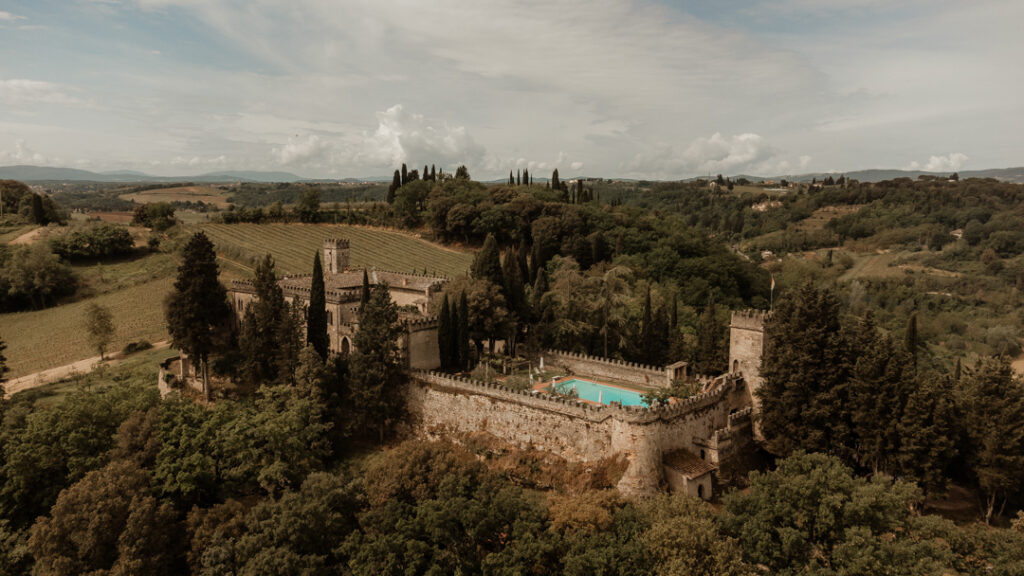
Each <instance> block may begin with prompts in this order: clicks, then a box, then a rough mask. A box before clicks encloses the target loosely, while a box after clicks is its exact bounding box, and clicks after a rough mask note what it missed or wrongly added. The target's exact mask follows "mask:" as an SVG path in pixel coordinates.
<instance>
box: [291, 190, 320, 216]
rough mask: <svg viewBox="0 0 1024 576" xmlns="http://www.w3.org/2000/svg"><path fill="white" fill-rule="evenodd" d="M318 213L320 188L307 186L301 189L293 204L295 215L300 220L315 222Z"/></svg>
mask: <svg viewBox="0 0 1024 576" xmlns="http://www.w3.org/2000/svg"><path fill="white" fill-rule="evenodd" d="M319 214H320V189H319V188H316V187H312V188H307V189H306V190H303V191H302V194H301V195H300V196H299V201H298V202H297V203H296V204H295V215H296V216H298V217H299V221H301V222H316V221H317V218H318V216H319Z"/></svg>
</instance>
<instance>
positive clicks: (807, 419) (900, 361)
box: [758, 284, 1024, 520]
mask: <svg viewBox="0 0 1024 576" xmlns="http://www.w3.org/2000/svg"><path fill="white" fill-rule="evenodd" d="M919 349H920V342H919V339H918V335H917V319H916V316H911V317H910V320H909V321H908V323H907V325H906V331H905V333H904V336H903V338H902V339H899V340H897V339H893V338H891V337H889V336H887V335H885V334H883V333H882V332H881V331H879V330H878V329H877V328H876V327H875V325H874V322H873V320H872V318H871V317H870V315H869V316H866V317H864V318H862V319H860V321H859V322H856V323H854V322H849V321H848V322H846V323H843V322H841V321H840V313H839V303H838V300H837V299H836V298H835V296H833V295H832V293H831V292H829V291H827V290H825V291H819V290H817V289H815V288H814V287H813V286H812V285H811V284H806V285H804V286H803V287H802V288H800V289H799V290H794V291H790V292H789V293H787V294H785V295H782V296H780V298H779V299H778V300H777V302H776V307H775V311H774V313H773V315H772V316H771V317H770V319H769V321H768V322H767V324H766V326H765V349H764V358H763V364H762V369H761V375H762V377H763V378H764V385H763V386H762V387H761V389H760V390H759V392H758V394H759V396H760V398H761V406H762V410H763V416H762V427H763V431H764V436H765V439H766V440H767V442H768V446H769V448H770V449H771V450H772V451H773V452H775V453H777V454H781V455H787V454H790V453H793V452H794V451H798V450H806V451H817V452H825V453H829V454H834V455H836V456H837V457H839V458H842V459H843V460H844V461H845V462H847V463H848V464H849V465H851V466H854V467H856V468H857V469H858V470H863V471H867V472H872V473H879V472H885V473H888V474H891V475H896V476H898V477H902V478H906V479H909V480H913V481H916V482H917V483H919V484H920V485H921V486H922V487H923V488H924V489H925V490H928V491H941V490H943V489H944V488H945V486H946V484H947V482H949V481H950V480H951V479H953V480H957V481H959V482H964V483H969V484H972V485H974V486H976V487H977V488H978V490H979V491H980V493H981V494H982V495H983V496H984V511H985V517H986V520H990V519H991V518H992V517H993V515H994V514H999V513H1001V512H1002V511H1003V510H1004V509H1005V507H1006V506H1007V504H1008V503H1010V504H1016V505H1018V506H1019V505H1020V504H1021V503H1022V497H1024V492H1022V490H1021V487H1022V486H1024V383H1022V381H1021V380H1019V379H1017V378H1015V377H1014V376H1013V374H1012V371H1011V369H1010V366H1009V364H1008V362H1007V361H1006V360H1005V359H1004V360H992V359H990V360H982V361H979V362H978V363H977V364H976V365H973V366H970V367H968V366H961V364H960V362H959V361H958V362H957V364H956V367H955V369H954V371H953V372H952V373H951V374H941V373H935V372H933V371H924V370H919V369H918V362H917V355H918V353H919Z"/></svg>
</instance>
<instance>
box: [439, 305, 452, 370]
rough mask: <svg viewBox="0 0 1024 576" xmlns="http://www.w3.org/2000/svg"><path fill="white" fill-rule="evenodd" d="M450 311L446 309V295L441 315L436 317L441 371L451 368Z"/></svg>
mask: <svg viewBox="0 0 1024 576" xmlns="http://www.w3.org/2000/svg"><path fill="white" fill-rule="evenodd" d="M451 321H452V316H451V311H450V310H449V309H448V295H445V297H444V300H443V301H442V302H441V313H440V314H439V315H438V317H437V348H438V353H439V355H440V356H441V370H445V371H447V370H450V369H451V367H452V364H453V362H452V355H451V352H452V351H451V343H452V335H451V329H452V328H451Z"/></svg>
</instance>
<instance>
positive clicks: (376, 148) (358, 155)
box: [347, 104, 486, 167]
mask: <svg viewBox="0 0 1024 576" xmlns="http://www.w3.org/2000/svg"><path fill="white" fill-rule="evenodd" d="M485 153H486V149H485V148H484V147H483V146H481V145H480V144H478V143H477V142H476V140H475V139H474V138H473V136H472V135H470V134H469V132H468V131H467V130H466V127H465V126H451V125H449V124H448V123H447V122H443V121H437V120H432V119H428V118H426V117H425V116H423V115H422V114H413V113H410V112H407V111H406V110H405V108H404V107H403V106H402V105H401V104H396V105H394V106H392V107H390V108H388V109H387V110H385V111H383V112H378V113H377V129H376V131H374V132H373V133H372V134H367V135H365V136H364V138H363V139H362V141H361V142H358V143H357V144H356V147H355V149H354V150H351V151H350V153H349V154H347V155H348V156H349V157H350V158H351V160H352V161H353V163H355V164H357V165H368V166H378V167H384V166H387V167H390V166H397V165H399V164H402V163H403V162H406V163H409V162H411V163H413V164H417V163H419V162H426V163H431V164H439V165H442V166H453V165H457V164H467V165H473V164H480V163H481V162H482V160H483V158H484V155H485Z"/></svg>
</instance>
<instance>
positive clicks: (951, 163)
mask: <svg viewBox="0 0 1024 576" xmlns="http://www.w3.org/2000/svg"><path fill="white" fill-rule="evenodd" d="M966 161H967V155H966V154H962V153H960V152H952V153H950V154H949V155H947V156H932V157H931V158H929V159H928V161H927V162H925V163H924V164H923V165H922V164H921V163H920V162H911V163H910V165H909V166H907V169H908V170H923V171H925V172H955V171H957V170H959V169H960V167H961V166H963V165H964V162H966Z"/></svg>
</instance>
